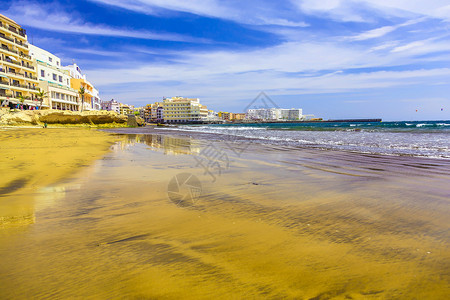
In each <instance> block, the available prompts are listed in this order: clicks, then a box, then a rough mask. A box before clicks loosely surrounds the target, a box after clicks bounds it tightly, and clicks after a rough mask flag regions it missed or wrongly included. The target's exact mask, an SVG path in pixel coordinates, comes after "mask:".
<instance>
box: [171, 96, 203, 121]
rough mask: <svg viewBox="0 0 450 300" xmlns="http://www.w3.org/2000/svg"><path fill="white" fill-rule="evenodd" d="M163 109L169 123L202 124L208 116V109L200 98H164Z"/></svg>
mask: <svg viewBox="0 0 450 300" xmlns="http://www.w3.org/2000/svg"><path fill="white" fill-rule="evenodd" d="M163 109H164V121H165V122H167V123H184V122H201V121H203V119H204V118H206V117H207V116H208V109H207V107H206V106H204V105H201V104H200V100H199V99H198V98H184V97H179V96H178V97H172V98H164V100H163Z"/></svg>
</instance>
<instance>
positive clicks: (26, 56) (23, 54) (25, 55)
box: [16, 52, 31, 60]
mask: <svg viewBox="0 0 450 300" xmlns="http://www.w3.org/2000/svg"><path fill="white" fill-rule="evenodd" d="M16 53H18V52H16ZM19 56H20V57H24V58H26V59H29V60H31V56H29V55H28V54H25V53H23V52H20V53H19Z"/></svg>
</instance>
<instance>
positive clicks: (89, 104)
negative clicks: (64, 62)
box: [62, 63, 101, 110]
mask: <svg viewBox="0 0 450 300" xmlns="http://www.w3.org/2000/svg"><path fill="white" fill-rule="evenodd" d="M62 69H64V70H67V71H68V72H69V74H70V77H71V79H70V87H71V88H73V89H75V90H77V91H79V90H80V88H81V87H83V88H84V99H81V102H83V104H82V107H81V109H82V110H99V109H101V100H100V96H99V93H98V90H97V89H95V87H94V85H93V84H92V83H90V82H89V81H88V80H87V79H86V75H85V74H83V73H82V71H81V68H80V67H79V66H78V65H77V64H75V63H74V64H72V65H68V66H64V67H62ZM81 98H83V97H81Z"/></svg>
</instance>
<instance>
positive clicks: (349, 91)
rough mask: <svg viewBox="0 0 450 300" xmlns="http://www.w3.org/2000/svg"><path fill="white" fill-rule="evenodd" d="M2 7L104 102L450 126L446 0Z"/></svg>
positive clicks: (101, 1) (118, 1) (449, 8)
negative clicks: (188, 100)
mask: <svg viewBox="0 0 450 300" xmlns="http://www.w3.org/2000/svg"><path fill="white" fill-rule="evenodd" d="M2 4H3V5H2V7H1V8H0V11H1V13H2V14H4V15H6V16H8V17H10V18H12V19H13V20H15V21H16V22H18V23H19V24H21V25H22V26H23V27H24V28H25V29H27V33H28V40H29V41H30V42H32V43H33V44H35V45H36V46H39V47H41V48H44V49H46V50H48V51H50V52H52V53H54V54H56V55H58V56H60V57H61V59H62V60H63V63H64V64H70V63H72V61H73V60H74V61H75V62H76V63H77V64H79V65H80V67H81V68H82V70H83V71H84V73H85V74H86V75H87V77H88V79H89V81H91V82H92V83H93V84H94V85H95V86H96V87H97V88H98V89H99V90H100V94H101V97H102V99H103V100H109V99H111V98H114V99H116V100H118V101H121V102H124V103H129V104H134V105H136V106H141V105H145V104H147V103H152V102H155V101H158V100H161V99H162V97H171V96H177V95H182V96H187V97H198V98H200V100H201V102H202V103H204V104H206V105H207V106H208V108H210V109H214V110H217V111H219V110H223V111H233V112H240V111H242V110H243V109H244V108H245V107H246V106H247V104H248V103H250V102H251V101H252V100H253V99H254V98H255V97H256V96H257V95H258V94H259V92H261V91H265V92H266V94H268V95H269V96H270V97H271V98H272V99H273V101H274V102H275V103H277V104H278V106H279V107H284V108H291V107H298V108H303V111H304V113H308V114H315V115H317V116H320V117H323V118H326V119H328V118H356V117H364V118H365V117H382V118H383V119H384V120H432V119H441V120H442V119H447V120H448V119H450V1H449V0H429V1H407V0H322V1H316V0H284V1H269V0H260V1H254V0H248V1H238V0H229V1H218V0H191V1H183V0H139V1H132V0H90V1H83V0H78V1H45V0H40V1H22V0H15V1H4V0H3V1H2ZM442 108H443V111H442V110H441V109H442ZM416 110H417V111H416Z"/></svg>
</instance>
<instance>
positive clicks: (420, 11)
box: [291, 0, 450, 22]
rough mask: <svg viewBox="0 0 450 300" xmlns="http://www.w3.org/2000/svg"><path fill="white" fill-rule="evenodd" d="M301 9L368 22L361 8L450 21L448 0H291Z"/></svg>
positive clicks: (336, 17) (343, 19) (392, 14)
mask: <svg viewBox="0 0 450 300" xmlns="http://www.w3.org/2000/svg"><path fill="white" fill-rule="evenodd" d="M291 1H292V3H293V4H294V5H296V6H297V7H298V8H299V9H300V10H301V11H303V12H305V13H308V14H318V13H322V14H327V15H328V16H329V17H331V18H333V19H337V20H341V21H357V22H358V21H359V22H366V21H367V19H366V18H365V17H367V16H365V15H363V14H362V13H361V10H360V9H361V8H364V7H365V6H366V7H365V8H366V10H367V9H368V8H371V10H372V12H380V11H381V12H383V13H384V14H387V15H391V16H402V17H412V16H414V15H415V16H428V17H433V18H439V19H444V20H447V21H450V4H449V3H448V0H428V1H410V0H322V1H317V0H291Z"/></svg>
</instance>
